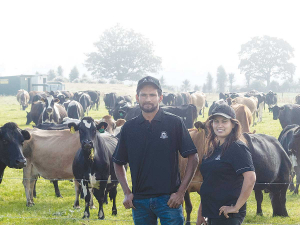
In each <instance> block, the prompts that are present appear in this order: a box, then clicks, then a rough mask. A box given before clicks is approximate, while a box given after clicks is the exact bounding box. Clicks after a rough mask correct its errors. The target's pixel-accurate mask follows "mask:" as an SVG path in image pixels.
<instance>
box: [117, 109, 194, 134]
mask: <svg viewBox="0 0 300 225" xmlns="http://www.w3.org/2000/svg"><path fill="white" fill-rule="evenodd" d="M161 109H162V110H164V111H165V112H168V113H172V114H174V115H176V116H179V117H181V118H182V119H183V122H184V124H185V126H186V128H188V129H190V128H193V126H194V125H193V124H194V122H195V120H196V119H197V108H196V106H194V105H193V104H189V105H182V106H161ZM119 113H122V115H123V116H124V119H125V120H126V121H127V120H130V119H132V118H134V117H136V116H138V115H139V114H140V113H141V108H140V106H139V105H137V106H134V107H130V106H123V107H121V108H120V110H119Z"/></svg>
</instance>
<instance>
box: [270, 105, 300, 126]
mask: <svg viewBox="0 0 300 225" xmlns="http://www.w3.org/2000/svg"><path fill="white" fill-rule="evenodd" d="M272 111H273V119H274V120H277V119H278V118H279V121H280V124H281V127H282V129H284V128H285V127H286V126H287V125H292V124H298V125H300V116H299V115H300V105H297V104H286V105H284V106H282V107H278V106H277V105H275V106H274V107H273V108H272Z"/></svg>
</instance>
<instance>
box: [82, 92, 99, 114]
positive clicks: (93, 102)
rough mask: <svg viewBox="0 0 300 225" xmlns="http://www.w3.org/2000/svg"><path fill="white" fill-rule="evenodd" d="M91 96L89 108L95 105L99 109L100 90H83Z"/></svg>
mask: <svg viewBox="0 0 300 225" xmlns="http://www.w3.org/2000/svg"><path fill="white" fill-rule="evenodd" d="M85 93H87V94H88V95H89V96H90V97H91V108H92V107H94V106H95V108H96V110H99V105H100V92H99V91H85Z"/></svg>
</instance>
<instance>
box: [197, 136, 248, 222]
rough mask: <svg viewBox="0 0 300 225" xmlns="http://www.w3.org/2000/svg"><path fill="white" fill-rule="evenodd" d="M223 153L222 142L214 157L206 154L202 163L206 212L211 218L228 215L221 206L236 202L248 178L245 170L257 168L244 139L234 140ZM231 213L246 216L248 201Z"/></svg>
mask: <svg viewBox="0 0 300 225" xmlns="http://www.w3.org/2000/svg"><path fill="white" fill-rule="evenodd" d="M221 153H222V146H219V147H217V148H216V149H215V151H214V152H213V154H212V155H211V156H210V157H208V158H205V157H204V158H203V161H202V164H201V166H200V172H201V174H202V176H203V184H202V185H201V189H200V195H201V203H202V216H204V217H208V218H225V216H224V214H222V215H221V216H219V209H220V208H221V207H222V206H231V205H235V204H236V202H237V199H238V198H239V196H240V193H241V190H242V185H243V181H244V177H243V175H242V174H243V173H245V172H247V171H254V166H253V162H252V156H251V153H250V152H249V149H248V147H247V146H246V145H245V144H244V143H243V142H242V141H236V142H233V143H232V144H231V145H230V146H229V148H228V149H227V150H226V151H225V152H224V153H223V155H221ZM229 215H230V216H232V217H244V216H245V215H246V204H244V205H243V206H242V207H241V208H240V210H239V213H232V214H229Z"/></svg>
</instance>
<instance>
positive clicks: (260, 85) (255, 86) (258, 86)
mask: <svg viewBox="0 0 300 225" xmlns="http://www.w3.org/2000/svg"><path fill="white" fill-rule="evenodd" d="M249 88H250V90H257V91H260V92H265V91H266V84H265V83H264V82H263V81H261V80H254V81H253V82H252V83H251V84H250V86H249Z"/></svg>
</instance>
